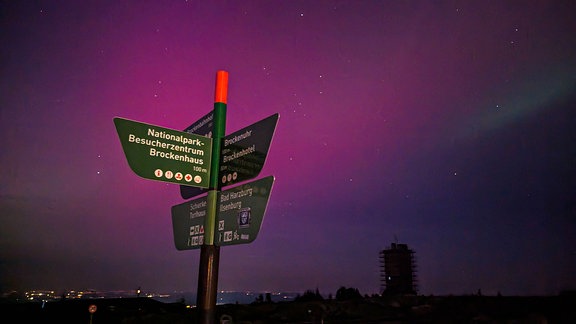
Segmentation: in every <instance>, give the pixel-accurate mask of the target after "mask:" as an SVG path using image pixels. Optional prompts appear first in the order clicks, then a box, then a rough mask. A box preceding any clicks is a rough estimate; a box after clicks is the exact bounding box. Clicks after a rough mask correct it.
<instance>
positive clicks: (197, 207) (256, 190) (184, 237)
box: [172, 176, 274, 250]
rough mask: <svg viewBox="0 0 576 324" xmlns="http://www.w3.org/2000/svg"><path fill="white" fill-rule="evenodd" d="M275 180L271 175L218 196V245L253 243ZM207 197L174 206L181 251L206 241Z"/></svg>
mask: <svg viewBox="0 0 576 324" xmlns="http://www.w3.org/2000/svg"><path fill="white" fill-rule="evenodd" d="M273 183H274V177H273V176H269V177H265V178H262V179H259V180H256V181H252V182H249V183H246V184H243V185H239V186H236V187H234V188H231V189H228V190H225V191H221V192H219V193H218V206H217V210H216V238H215V240H214V243H215V245H218V246H224V245H236V244H246V243H250V242H252V241H254V240H255V239H256V237H257V236H258V232H259V231H260V228H261V226H262V221H263V219H264V214H265V212H266V206H267V204H268V200H269V198H270V192H271V191H272V185H273ZM206 205H207V198H206V196H204V197H201V198H198V199H195V200H192V201H189V202H186V203H183V204H179V205H176V206H173V207H172V226H173V230H174V244H175V245H176V249H178V250H190V249H197V248H200V246H201V245H202V244H203V242H204V219H205V217H206Z"/></svg>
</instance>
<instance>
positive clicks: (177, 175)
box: [174, 172, 183, 180]
mask: <svg viewBox="0 0 576 324" xmlns="http://www.w3.org/2000/svg"><path fill="white" fill-rule="evenodd" d="M182 178H183V177H182V173H180V172H176V174H175V175H174V179H176V180H182Z"/></svg>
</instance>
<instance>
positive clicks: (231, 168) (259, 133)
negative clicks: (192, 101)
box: [180, 113, 279, 199]
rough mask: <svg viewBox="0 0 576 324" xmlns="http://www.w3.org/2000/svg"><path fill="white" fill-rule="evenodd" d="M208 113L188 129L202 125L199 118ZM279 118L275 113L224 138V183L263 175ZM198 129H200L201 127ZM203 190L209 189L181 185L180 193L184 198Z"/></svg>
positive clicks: (205, 117)
mask: <svg viewBox="0 0 576 324" xmlns="http://www.w3.org/2000/svg"><path fill="white" fill-rule="evenodd" d="M209 115H210V114H208V115H206V116H204V117H203V118H202V119H201V120H199V121H198V122H196V123H194V124H193V125H192V126H190V127H188V128H187V129H192V128H194V126H195V125H196V126H198V125H200V121H202V120H205V119H207V118H208V116H209ZM278 118H279V115H278V114H277V113H276V114H274V115H271V116H269V117H267V118H264V119H262V120H260V121H258V122H256V123H254V124H252V125H250V126H248V127H245V128H243V129H241V130H239V131H236V132H234V133H232V134H230V135H228V136H226V137H225V138H224V139H223V142H222V145H221V147H222V150H221V152H220V164H219V165H220V170H219V173H218V179H220V185H221V186H229V185H232V184H235V183H239V182H242V181H246V180H250V179H253V178H255V177H257V176H258V174H260V171H262V168H263V167H264V162H265V161H266V156H267V155H268V150H269V149H270V143H271V142H272V137H273V136H274V131H275V130H276V125H277V123H278ZM204 124H206V123H204ZM196 128H198V129H201V127H196ZM204 131H205V130H204ZM204 192H206V191H205V190H202V189H199V188H194V187H189V186H180V194H181V196H182V198H184V199H188V198H192V197H195V196H197V195H199V194H202V193H204Z"/></svg>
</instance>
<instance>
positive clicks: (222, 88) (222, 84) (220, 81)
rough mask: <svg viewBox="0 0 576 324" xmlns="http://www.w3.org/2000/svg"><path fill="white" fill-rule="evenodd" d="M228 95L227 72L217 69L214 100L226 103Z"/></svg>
mask: <svg viewBox="0 0 576 324" xmlns="http://www.w3.org/2000/svg"><path fill="white" fill-rule="evenodd" d="M227 97H228V72H226V71H218V72H217V73H216V92H215V93H214V102H221V103H224V104H225V103H227V99H228V98H227Z"/></svg>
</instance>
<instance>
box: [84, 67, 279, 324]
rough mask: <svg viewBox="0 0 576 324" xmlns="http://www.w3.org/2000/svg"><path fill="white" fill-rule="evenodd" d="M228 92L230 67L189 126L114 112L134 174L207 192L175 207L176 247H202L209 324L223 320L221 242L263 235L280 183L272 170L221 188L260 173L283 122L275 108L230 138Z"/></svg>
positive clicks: (201, 298) (187, 192)
mask: <svg viewBox="0 0 576 324" xmlns="http://www.w3.org/2000/svg"><path fill="white" fill-rule="evenodd" d="M227 92H228V73H227V72H225V71H218V72H217V74H216V91H215V96H214V109H213V110H212V111H211V112H210V113H208V114H206V115H205V116H204V117H202V118H201V119H199V120H198V121H197V122H195V123H194V124H192V125H190V126H189V127H187V128H186V129H185V131H184V132H181V131H177V130H173V129H169V128H164V127H159V126H155V125H149V124H144V123H141V122H137V121H132V120H128V119H125V118H120V117H116V118H114V124H115V126H116V131H117V132H118V136H119V138H120V142H121V144H122V149H123V150H124V154H125V155H126V159H127V160H128V164H129V165H130V168H131V169H132V171H134V173H136V174H137V175H139V176H141V177H143V178H146V179H151V180H157V181H164V182H171V183H176V184H179V185H180V188H181V195H182V197H183V198H184V199H188V198H192V197H194V196H197V195H199V194H201V193H207V195H206V196H203V197H200V198H197V199H195V200H192V201H188V202H186V203H183V204H179V205H176V206H173V207H172V226H173V230H174V244H175V245H176V248H177V249H178V250H190V249H197V248H200V269H199V273H198V291H197V301H196V306H197V308H198V310H199V315H200V318H199V320H200V323H206V324H212V323H214V321H215V319H216V296H217V286H218V267H219V262H220V246H225V245H234V244H246V243H250V242H252V241H254V240H255V239H256V237H257V236H258V232H259V231H260V228H261V226H262V220H263V219H264V214H265V211H266V206H267V204H268V200H269V198H270V192H271V190H272V185H273V183H274V177H273V176H269V177H265V178H262V179H259V180H255V181H252V182H249V183H245V184H241V185H238V186H236V187H234V188H231V189H228V190H225V191H221V187H222V186H229V185H232V184H236V183H239V182H242V181H247V180H250V179H252V178H254V177H256V176H257V175H258V174H259V173H260V171H261V170H262V167H263V166H264V161H265V160H266V155H267V154H268V149H269V148H270V142H271V141H272V136H273V134H274V130H275V129H276V124H277V122H278V114H274V115H272V116H270V117H267V118H265V119H263V120H261V121H259V122H257V123H254V124H252V125H250V126H248V127H245V128H243V129H241V130H239V131H237V132H235V133H232V134H230V135H228V136H225V134H224V133H225V129H226V101H227V95H228V93H227ZM94 311H96V308H95V307H94Z"/></svg>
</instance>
